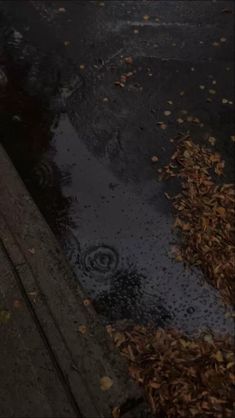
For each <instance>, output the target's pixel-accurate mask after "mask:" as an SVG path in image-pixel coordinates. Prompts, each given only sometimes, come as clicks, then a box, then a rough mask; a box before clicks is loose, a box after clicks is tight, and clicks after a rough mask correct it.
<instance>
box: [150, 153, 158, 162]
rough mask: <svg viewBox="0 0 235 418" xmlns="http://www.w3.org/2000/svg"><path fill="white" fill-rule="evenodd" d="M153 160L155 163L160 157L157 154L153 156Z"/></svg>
mask: <svg viewBox="0 0 235 418" xmlns="http://www.w3.org/2000/svg"><path fill="white" fill-rule="evenodd" d="M151 160H152V162H153V163H156V162H158V161H159V158H158V156H157V155H153V156H152V158H151Z"/></svg>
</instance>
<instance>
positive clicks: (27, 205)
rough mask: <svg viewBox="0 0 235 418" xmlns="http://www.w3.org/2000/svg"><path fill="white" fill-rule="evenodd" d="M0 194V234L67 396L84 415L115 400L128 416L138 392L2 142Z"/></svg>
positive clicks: (96, 413)
mask: <svg viewBox="0 0 235 418" xmlns="http://www.w3.org/2000/svg"><path fill="white" fill-rule="evenodd" d="M0 196H1V198H0V220H1V222H0V238H1V240H2V242H3V245H4V248H5V250H6V253H7V254H8V257H9V259H10V260H11V262H12V263H13V265H14V268H15V271H16V273H17V275H18V277H19V280H20V282H21V285H22V288H23V290H24V292H25V295H28V294H29V293H30V292H32V291H34V292H37V294H38V298H37V300H36V301H34V302H32V301H30V304H31V306H32V310H33V312H34V315H35V318H36V321H37V324H38V326H39V327H40V332H41V333H43V337H44V340H45V341H46V343H47V346H48V350H49V351H50V354H51V356H52V357H53V359H54V361H55V362H56V365H57V368H58V369H59V374H60V377H61V378H62V380H63V383H64V385H66V386H67V391H68V392H69V394H70V397H71V399H72V400H73V402H74V403H75V404H76V406H77V408H78V410H79V411H80V413H81V415H82V416H85V417H89V418H93V417H107V418H108V417H111V416H112V409H113V408H114V407H115V406H121V411H123V413H124V415H123V416H132V415H129V413H131V410H132V408H135V407H136V405H139V404H142V402H143V398H142V394H141V392H140V391H139V389H138V388H137V387H136V386H135V385H134V383H132V382H131V381H130V380H129V378H128V375H127V368H126V365H125V364H124V363H123V361H122V359H121V358H120V357H119V355H118V353H117V352H116V351H115V349H114V347H113V345H112V341H111V340H110V339H109V337H108V335H107V333H106V331H105V329H104V328H103V327H102V326H101V324H100V323H99V321H98V319H97V316H96V314H95V312H94V310H93V308H92V306H91V305H88V306H85V305H86V302H85V304H84V300H85V295H84V294H83V291H82V289H81V288H80V286H79V285H76V284H75V283H77V281H76V282H75V280H74V277H73V273H72V271H71V269H70V268H69V266H68V264H67V261H66V259H65V257H64V255H63V253H62V251H61V249H60V247H59V245H58V243H57V241H56V239H55V237H54V235H53V233H52V232H51V230H50V229H49V227H48V225H47V224H46V222H45V220H44V219H43V217H42V215H41V214H40V212H39V210H38V209H37V207H36V205H35V204H34V202H33V201H32V199H31V197H30V195H29V193H28V192H27V190H26V188H25V186H24V184H23V183H22V181H21V179H20V178H19V176H18V174H17V172H16V170H15V168H14V167H13V165H12V163H11V162H10V160H9V158H8V156H7V154H6V152H5V151H4V150H3V148H2V147H1V146H0ZM81 325H83V326H85V327H86V333H84V334H82V333H81V332H80V331H79V327H80V326H81ZM103 376H108V377H110V378H111V379H112V381H113V386H112V387H111V388H110V389H109V390H107V391H102V390H101V388H100V379H101V378H102V377H103ZM141 409H142V408H141ZM128 411H129V412H128ZM126 413H128V415H126ZM134 416H135V417H137V416H138V408H137V410H136V408H135V412H134Z"/></svg>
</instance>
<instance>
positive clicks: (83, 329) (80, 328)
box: [78, 325, 87, 334]
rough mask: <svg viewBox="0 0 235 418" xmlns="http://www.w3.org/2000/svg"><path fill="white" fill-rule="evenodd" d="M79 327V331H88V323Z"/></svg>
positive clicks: (82, 332) (83, 332) (84, 332)
mask: <svg viewBox="0 0 235 418" xmlns="http://www.w3.org/2000/svg"><path fill="white" fill-rule="evenodd" d="M78 329H79V332H80V333H81V334H86V332H87V327H86V325H80V326H79V327H78Z"/></svg>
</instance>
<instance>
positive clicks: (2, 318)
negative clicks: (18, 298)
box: [0, 309, 11, 325]
mask: <svg viewBox="0 0 235 418" xmlns="http://www.w3.org/2000/svg"><path fill="white" fill-rule="evenodd" d="M10 318H11V314H10V312H9V311H7V310H6V309H0V325H2V324H6V323H7V322H8V321H9V319H10Z"/></svg>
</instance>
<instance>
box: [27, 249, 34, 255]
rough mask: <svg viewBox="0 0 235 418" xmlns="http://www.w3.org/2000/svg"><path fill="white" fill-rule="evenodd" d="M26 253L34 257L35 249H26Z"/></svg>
mask: <svg viewBox="0 0 235 418" xmlns="http://www.w3.org/2000/svg"><path fill="white" fill-rule="evenodd" d="M28 252H29V253H30V254H32V255H34V254H35V252H36V251H35V248H28Z"/></svg>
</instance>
